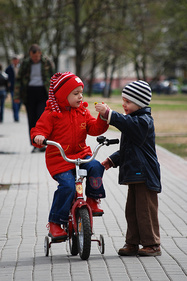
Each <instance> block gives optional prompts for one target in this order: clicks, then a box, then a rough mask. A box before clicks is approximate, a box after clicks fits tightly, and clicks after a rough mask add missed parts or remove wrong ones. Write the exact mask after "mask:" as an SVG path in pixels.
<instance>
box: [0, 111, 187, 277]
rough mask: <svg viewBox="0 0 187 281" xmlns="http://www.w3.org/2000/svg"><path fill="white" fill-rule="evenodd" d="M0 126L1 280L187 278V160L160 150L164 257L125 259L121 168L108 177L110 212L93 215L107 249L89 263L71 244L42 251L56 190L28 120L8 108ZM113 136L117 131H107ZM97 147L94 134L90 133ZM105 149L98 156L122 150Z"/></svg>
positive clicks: (124, 190) (94, 247)
mask: <svg viewBox="0 0 187 281" xmlns="http://www.w3.org/2000/svg"><path fill="white" fill-rule="evenodd" d="M4 119H5V121H4V123H3V124H0V223H1V227H0V280H2V281H22V280H24V281H30V280H32V281H48V280H49V281H57V280H62V281H69V280H71V281H75V280H76V281H79V280H80V281H84V280H85V281H89V280H90V281H95V280H97V281H109V280H113V281H121V280H123V281H126V280H127V281H128V280H133V281H134V280H140V281H147V280H151V281H153V280H154V281H167V280H173V281H175V280H177V281H184V280H187V214H186V213H187V188H186V186H187V184H186V182H187V161H184V160H182V159H181V158H179V157H177V156H175V155H173V154H171V153H169V152H168V151H166V150H164V149H162V148H160V147H158V149H157V151H158V157H159V161H160V164H161V171H162V185H163V192H162V193H161V194H160V195H159V219H160V230H161V243H162V256H160V257H119V256H118V255H117V251H118V249H119V248H120V247H122V246H123V244H124V242H125V239H124V236H125V231H126V222H125V218H124V206H125V200H126V194H127V187H126V186H119V185H118V184H117V177H118V169H110V170H109V171H108V172H106V173H105V175H104V183H105V188H106V192H107V198H106V199H104V200H103V201H102V207H103V209H104V211H105V214H104V216H103V217H102V218H100V217H98V218H94V233H95V236H96V237H99V235H100V234H103V236H104V239H105V253H104V255H101V254H100V252H99V250H98V248H97V243H95V242H93V243H92V249H91V255H90V258H89V260H88V261H82V260H81V259H80V258H79V256H71V255H70V252H69V245H68V242H67V243H66V242H64V243H60V244H52V247H51V249H50V254H49V257H45V256H44V250H43V244H44V237H45V235H46V234H47V231H46V228H45V225H46V223H47V218H48V212H49V208H50V204H51V201H52V197H53V192H54V190H55V188H56V183H55V181H54V180H53V179H51V177H50V175H49V174H48V172H47V170H46V167H45V162H44V154H43V153H35V154H31V146H30V144H29V137H28V127H27V120H26V117H25V115H24V113H22V114H21V122H20V123H14V122H13V118H12V112H11V111H10V110H6V111H5V117H4ZM105 135H106V136H108V137H116V136H119V133H118V132H113V131H108V132H107V133H106V134H105ZM88 143H89V144H90V145H91V147H92V148H93V147H94V146H95V144H96V141H95V138H93V137H92V138H91V137H89V138H88ZM116 148H117V145H115V146H113V147H112V146H110V147H105V148H102V149H101V150H100V152H99V154H98V156H97V159H98V160H103V159H105V157H106V156H107V155H108V154H109V153H111V152H112V151H114V150H116Z"/></svg>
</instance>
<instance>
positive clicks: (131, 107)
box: [122, 98, 141, 114]
mask: <svg viewBox="0 0 187 281" xmlns="http://www.w3.org/2000/svg"><path fill="white" fill-rule="evenodd" d="M122 99H123V104H122V105H123V109H124V111H125V113H126V114H131V113H132V112H134V111H136V110H138V109H140V108H141V107H140V106H139V105H137V104H135V103H134V102H132V101H130V100H128V99H126V98H122Z"/></svg>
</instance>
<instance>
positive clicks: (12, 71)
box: [5, 56, 21, 122]
mask: <svg viewBox="0 0 187 281" xmlns="http://www.w3.org/2000/svg"><path fill="white" fill-rule="evenodd" d="M18 68H19V58H18V56H14V57H13V58H12V60H11V64H10V65H9V66H8V67H7V68H6V70H5V72H6V73H7V74H8V81H9V91H10V94H11V99H12V110H13V118H14V121H15V122H19V110H20V107H21V101H20V102H18V103H16V102H14V85H15V80H16V76H17V74H18Z"/></svg>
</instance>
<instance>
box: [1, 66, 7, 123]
mask: <svg viewBox="0 0 187 281" xmlns="http://www.w3.org/2000/svg"><path fill="white" fill-rule="evenodd" d="M7 89H8V75H7V74H6V73H5V72H4V71H3V67H2V64H0V122H1V123H2V122H3V115H4V105H5V99H6V95H7Z"/></svg>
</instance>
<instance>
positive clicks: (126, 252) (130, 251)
mask: <svg viewBox="0 0 187 281" xmlns="http://www.w3.org/2000/svg"><path fill="white" fill-rule="evenodd" d="M138 249H139V246H138V245H132V244H125V245H124V246H123V248H121V249H119V251H118V255H120V256H136V255H137V254H138Z"/></svg>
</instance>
